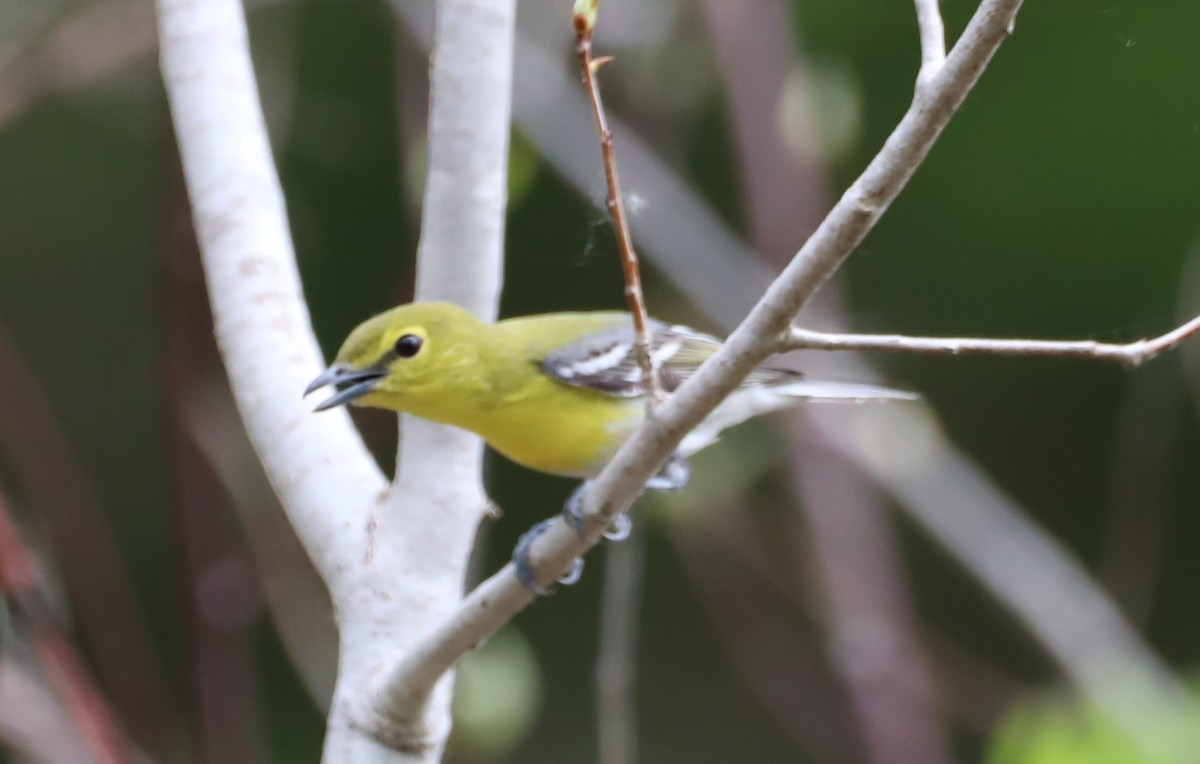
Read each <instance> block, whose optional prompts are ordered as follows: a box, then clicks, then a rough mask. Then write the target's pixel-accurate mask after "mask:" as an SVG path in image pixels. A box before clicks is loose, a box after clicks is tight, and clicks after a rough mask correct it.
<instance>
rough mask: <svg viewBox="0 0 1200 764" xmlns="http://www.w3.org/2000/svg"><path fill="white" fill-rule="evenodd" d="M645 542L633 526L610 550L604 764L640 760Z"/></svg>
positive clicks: (600, 734)
mask: <svg viewBox="0 0 1200 764" xmlns="http://www.w3.org/2000/svg"><path fill="white" fill-rule="evenodd" d="M645 561H646V539H645V535H644V532H643V530H642V529H641V528H640V527H639V526H636V525H635V526H633V531H632V532H631V533H630V536H629V538H627V539H626V540H625V541H624V542H623V543H620V544H615V545H613V546H611V547H609V548H608V551H607V554H606V559H605V560H604V591H603V595H602V599H601V602H600V647H599V652H598V654H597V656H596V733H597V739H598V741H599V757H598V759H599V762H600V764H633V763H634V762H635V761H637V748H638V746H637V703H636V702H635V697H634V693H633V689H634V687H635V685H636V678H637V657H638V634H639V621H640V620H641V619H640V616H639V611H640V608H641V600H642V597H641V594H642V569H643V568H644V567H645Z"/></svg>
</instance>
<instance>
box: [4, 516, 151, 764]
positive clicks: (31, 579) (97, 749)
mask: <svg viewBox="0 0 1200 764" xmlns="http://www.w3.org/2000/svg"><path fill="white" fill-rule="evenodd" d="M41 581H42V575H41V570H40V569H39V567H38V564H37V560H36V559H34V556H33V554H32V553H31V552H30V551H29V549H28V548H26V546H25V544H24V543H23V542H22V541H21V534H20V532H19V531H18V530H17V526H16V523H15V522H13V519H12V517H11V515H10V514H9V512H8V505H7V503H6V502H5V501H4V497H3V496H2V495H0V589H3V591H4V593H5V594H6V595H7V597H8V599H9V601H10V602H11V603H12V612H13V614H14V618H15V619H17V621H18V623H19V624H20V625H23V626H24V627H25V628H26V629H27V630H28V633H29V637H30V640H31V641H32V642H33V647H34V650H35V652H36V653H37V657H38V660H39V662H40V663H41V665H42V670H43V671H44V672H45V674H46V678H47V679H48V680H49V682H50V684H51V686H52V687H53V688H54V690H55V692H56V693H57V694H58V697H59V699H61V700H62V703H63V706H64V707H65V708H66V710H67V713H68V714H70V716H71V718H72V719H73V720H74V721H75V725H76V726H77V727H78V728H79V732H80V736H81V737H82V738H83V740H84V743H85V744H86V745H87V747H88V750H89V751H90V752H91V754H92V758H93V759H94V760H95V761H96V762H100V763H101V764H110V763H111V764H120V762H128V761H131V760H132V759H131V757H130V754H129V748H128V747H127V746H126V744H125V740H124V738H123V737H122V735H121V732H120V730H119V729H118V728H117V723H116V719H115V718H114V717H113V714H112V711H110V710H109V708H108V704H107V703H106V702H105V701H104V698H103V697H101V695H100V693H99V691H98V690H97V689H96V686H95V684H94V683H93V682H92V679H91V677H90V676H89V675H88V672H87V669H85V668H84V666H83V662H82V661H81V660H80V659H79V656H78V655H76V653H75V650H74V648H72V647H71V643H70V641H69V640H68V639H67V637H66V635H65V634H63V631H62V629H61V628H60V627H59V626H58V624H57V623H55V621H54V618H53V616H52V615H51V611H50V608H49V606H48V605H47V603H46V601H45V599H44V598H43V597H42V593H41V589H40V584H41Z"/></svg>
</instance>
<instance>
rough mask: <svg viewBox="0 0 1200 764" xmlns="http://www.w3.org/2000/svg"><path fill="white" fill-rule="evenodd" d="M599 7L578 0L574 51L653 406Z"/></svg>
mask: <svg viewBox="0 0 1200 764" xmlns="http://www.w3.org/2000/svg"><path fill="white" fill-rule="evenodd" d="M599 6H600V2H599V0H576V3H575V11H574V16H573V17H572V20H573V22H574V27H575V53H576V54H577V55H578V56H579V64H580V67H581V69H582V70H583V86H584V87H585V88H586V89H587V92H588V100H589V102H590V103H591V106H592V115H593V117H594V118H595V122H596V135H597V137H598V138H599V139H600V153H601V154H602V155H603V156H604V177H605V180H606V181H607V183H608V196H607V198H606V199H605V204H606V205H607V207H608V213H609V215H611V216H612V221H613V230H614V232H615V233H616V235H617V249H618V250H619V251H620V254H621V270H622V271H623V272H624V274H625V299H626V300H627V301H628V302H629V312H630V313H632V314H633V329H634V353H635V354H636V356H637V362H638V366H639V367H641V370H642V388H643V389H644V390H645V391H646V404H647V406H653V405H654V404H655V403H657V402H658V401H660V400H662V397H663V391H662V385H660V384H659V380H658V374H656V373H655V369H654V360H653V358H652V356H651V353H650V318H649V316H648V315H647V313H646V296H645V294H644V293H643V292H642V276H641V270H640V268H639V266H638V257H637V252H636V251H634V249H633V235H632V234H631V233H630V232H629V221H628V219H627V218H626V217H625V200H624V198H623V197H622V195H621V179H620V175H619V174H618V173H617V158H616V152H615V150H614V148H613V134H612V130H610V129H609V127H608V118H607V117H606V116H605V113H604V102H603V101H602V100H601V98H600V85H599V83H598V82H597V81H596V72H598V71H599V70H600V67H601V66H604V64H606V63H608V62H609V61H610V60H611V59H609V58H599V59H597V58H593V57H592V33H593V32H594V31H595V28H596V14H597V12H598V11H599Z"/></svg>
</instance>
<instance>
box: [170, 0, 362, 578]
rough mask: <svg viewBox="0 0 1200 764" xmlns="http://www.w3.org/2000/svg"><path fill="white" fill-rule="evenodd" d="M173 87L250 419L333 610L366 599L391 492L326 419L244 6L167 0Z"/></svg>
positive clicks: (228, 354) (236, 377) (239, 393)
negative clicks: (311, 390) (370, 527)
mask: <svg viewBox="0 0 1200 764" xmlns="http://www.w3.org/2000/svg"><path fill="white" fill-rule="evenodd" d="M156 7H157V10H158V29H159V45H160V52H161V68H162V74H163V81H164V84H165V85H166V89H167V96H168V100H169V102H170V106H171V116H172V119H173V121H174V125H175V134H176V138H177V141H178V144H179V152H180V156H181V158H182V160H183V167H184V176H185V178H186V180H187V188H188V198H189V200H190V202H191V205H192V217H193V222H194V225H195V227H196V234H197V238H198V240H199V242H200V250H201V256H202V258H203V261H204V270H205V277H206V279H207V282H208V293H209V296H210V299H211V301H212V308H213V322H214V325H215V326H214V328H215V332H216V335H217V340H218V344H219V345H220V349H221V355H222V357H223V359H224V362H225V368H226V370H227V372H228V374H229V379H230V384H231V385H232V387H233V392H234V396H235V398H236V400H237V404H238V409H239V411H240V412H241V415H242V420H243V422H244V423H245V425H246V430H247V432H248V433H249V435H250V438H251V441H252V442H253V444H254V448H255V451H256V452H257V453H258V456H259V458H260V459H261V460H262V462H263V466H264V467H265V468H266V471H267V474H268V476H269V477H270V478H271V482H272V484H273V485H274V486H275V490H276V491H277V492H278V493H279V495H280V498H281V500H282V501H283V505H284V507H285V509H286V510H287V513H288V518H289V519H290V521H291V523H292V525H293V526H294V527H295V529H296V532H297V535H298V536H299V537H300V540H301V541H302V542H303V544H304V547H305V549H306V550H307V552H308V554H309V556H310V557H311V558H312V559H313V562H314V563H315V565H316V566H317V569H318V570H319V571H320V573H321V576H322V578H324V579H325V582H326V584H327V585H328V586H329V587H330V590H331V592H332V594H333V597H334V600H335V602H336V601H338V600H339V599H340V598H344V597H345V596H346V595H347V591H353V590H355V588H356V587H355V586H354V579H355V578H356V576H355V574H356V573H357V571H358V568H359V566H358V564H357V563H358V561H359V560H360V559H361V555H362V553H361V550H362V549H363V548H364V546H365V528H366V524H367V523H366V518H367V513H368V511H369V508H370V507H371V506H372V505H373V504H374V502H375V501H376V498H377V497H378V496H379V494H380V493H381V492H382V490H383V488H384V485H385V484H384V481H383V477H382V475H381V474H380V473H379V470H378V469H377V468H376V467H375V465H374V462H373V461H372V459H371V457H370V455H369V454H368V453H367V451H366V449H365V448H364V446H363V443H362V440H361V438H359V436H358V433H357V432H356V431H355V430H354V426H353V425H352V424H351V422H350V418H349V415H348V414H346V413H344V412H333V413H332V415H331V416H321V417H314V416H312V412H311V411H310V410H309V407H308V406H306V405H305V404H304V403H303V402H302V401H301V399H300V391H302V390H303V389H304V386H305V384H306V383H307V382H308V380H310V379H312V377H313V376H315V375H316V374H317V372H319V371H320V369H321V367H322V363H321V354H320V351H319V349H318V347H317V343H316V339H315V337H314V336H313V333H312V328H311V325H310V323H309V318H308V310H307V307H306V306H305V303H304V298H303V295H302V293H301V288H300V279H299V275H298V273H297V272H296V265H295V258H294V255H293V250H292V241H291V234H290V232H289V230H288V224H287V217H286V213H285V210H284V201H283V193H282V191H281V189H280V187H279V179H278V176H277V175H276V172H275V167H274V164H273V160H272V157H271V148H270V145H269V144H268V141H267V134H266V127H265V125H264V122H263V116H262V110H261V108H260V106H259V101H258V89H257V85H256V84H255V80H254V71H253V68H252V66H251V62H250V54H249V48H248V46H247V39H246V21H245V17H244V15H243V11H242V7H241V4H240V3H239V2H238V0H208V2H204V3H197V2H192V1H190V0H157V5H156Z"/></svg>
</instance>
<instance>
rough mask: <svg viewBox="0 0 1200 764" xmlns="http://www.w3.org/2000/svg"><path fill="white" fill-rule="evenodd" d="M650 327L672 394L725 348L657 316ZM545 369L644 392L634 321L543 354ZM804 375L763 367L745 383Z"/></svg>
mask: <svg viewBox="0 0 1200 764" xmlns="http://www.w3.org/2000/svg"><path fill="white" fill-rule="evenodd" d="M649 328H650V335H651V336H650V346H651V356H652V358H653V360H654V365H655V366H656V368H657V369H658V374H659V384H660V385H661V386H662V388H663V390H666V391H667V392H674V391H675V389H676V388H678V387H679V386H680V385H681V384H683V382H684V380H686V379H687V378H688V377H690V376H691V375H692V374H693V373H694V372H695V371H696V369H698V368H700V365H701V364H702V363H704V361H706V360H707V359H708V358H709V357H710V356H711V355H712V354H713V353H715V352H716V351H717V349H718V348H720V347H721V343H720V341H719V340H718V339H717V338H716V337H712V336H709V335H707V334H702V333H700V332H697V331H694V330H692V329H689V328H688V327H686V326H678V325H675V326H672V325H668V324H664V323H662V322H659V321H653V320H652V321H651V323H650V327H649ZM541 369H542V371H543V372H545V373H546V374H548V375H549V376H551V377H553V378H554V379H557V380H558V381H560V382H563V383H565V384H568V385H573V386H575V387H582V388H585V389H588V390H596V391H598V392H602V393H607V394H608V395H613V396H616V397H618V398H636V397H638V396H640V395H641V394H642V370H641V367H640V366H639V365H638V362H637V354H636V353H635V352H634V331H633V326H632V324H631V325H629V326H619V327H613V328H609V329H604V330H602V331H599V332H595V333H593V334H589V335H587V336H586V337H583V338H581V339H579V340H577V341H575V342H573V343H571V344H569V345H565V346H564V347H562V348H559V349H558V350H556V351H554V352H553V353H551V354H550V355H548V356H547V357H546V358H544V359H543V360H542V362H541ZM800 378H801V374H800V372H797V371H791V370H788V369H775V368H770V367H759V368H758V369H755V370H754V371H753V372H751V373H750V376H748V377H747V378H746V380H745V381H744V382H743V383H742V386H763V385H768V386H769V385H776V384H784V383H788V382H794V381H796V380H798V379H800Z"/></svg>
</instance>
